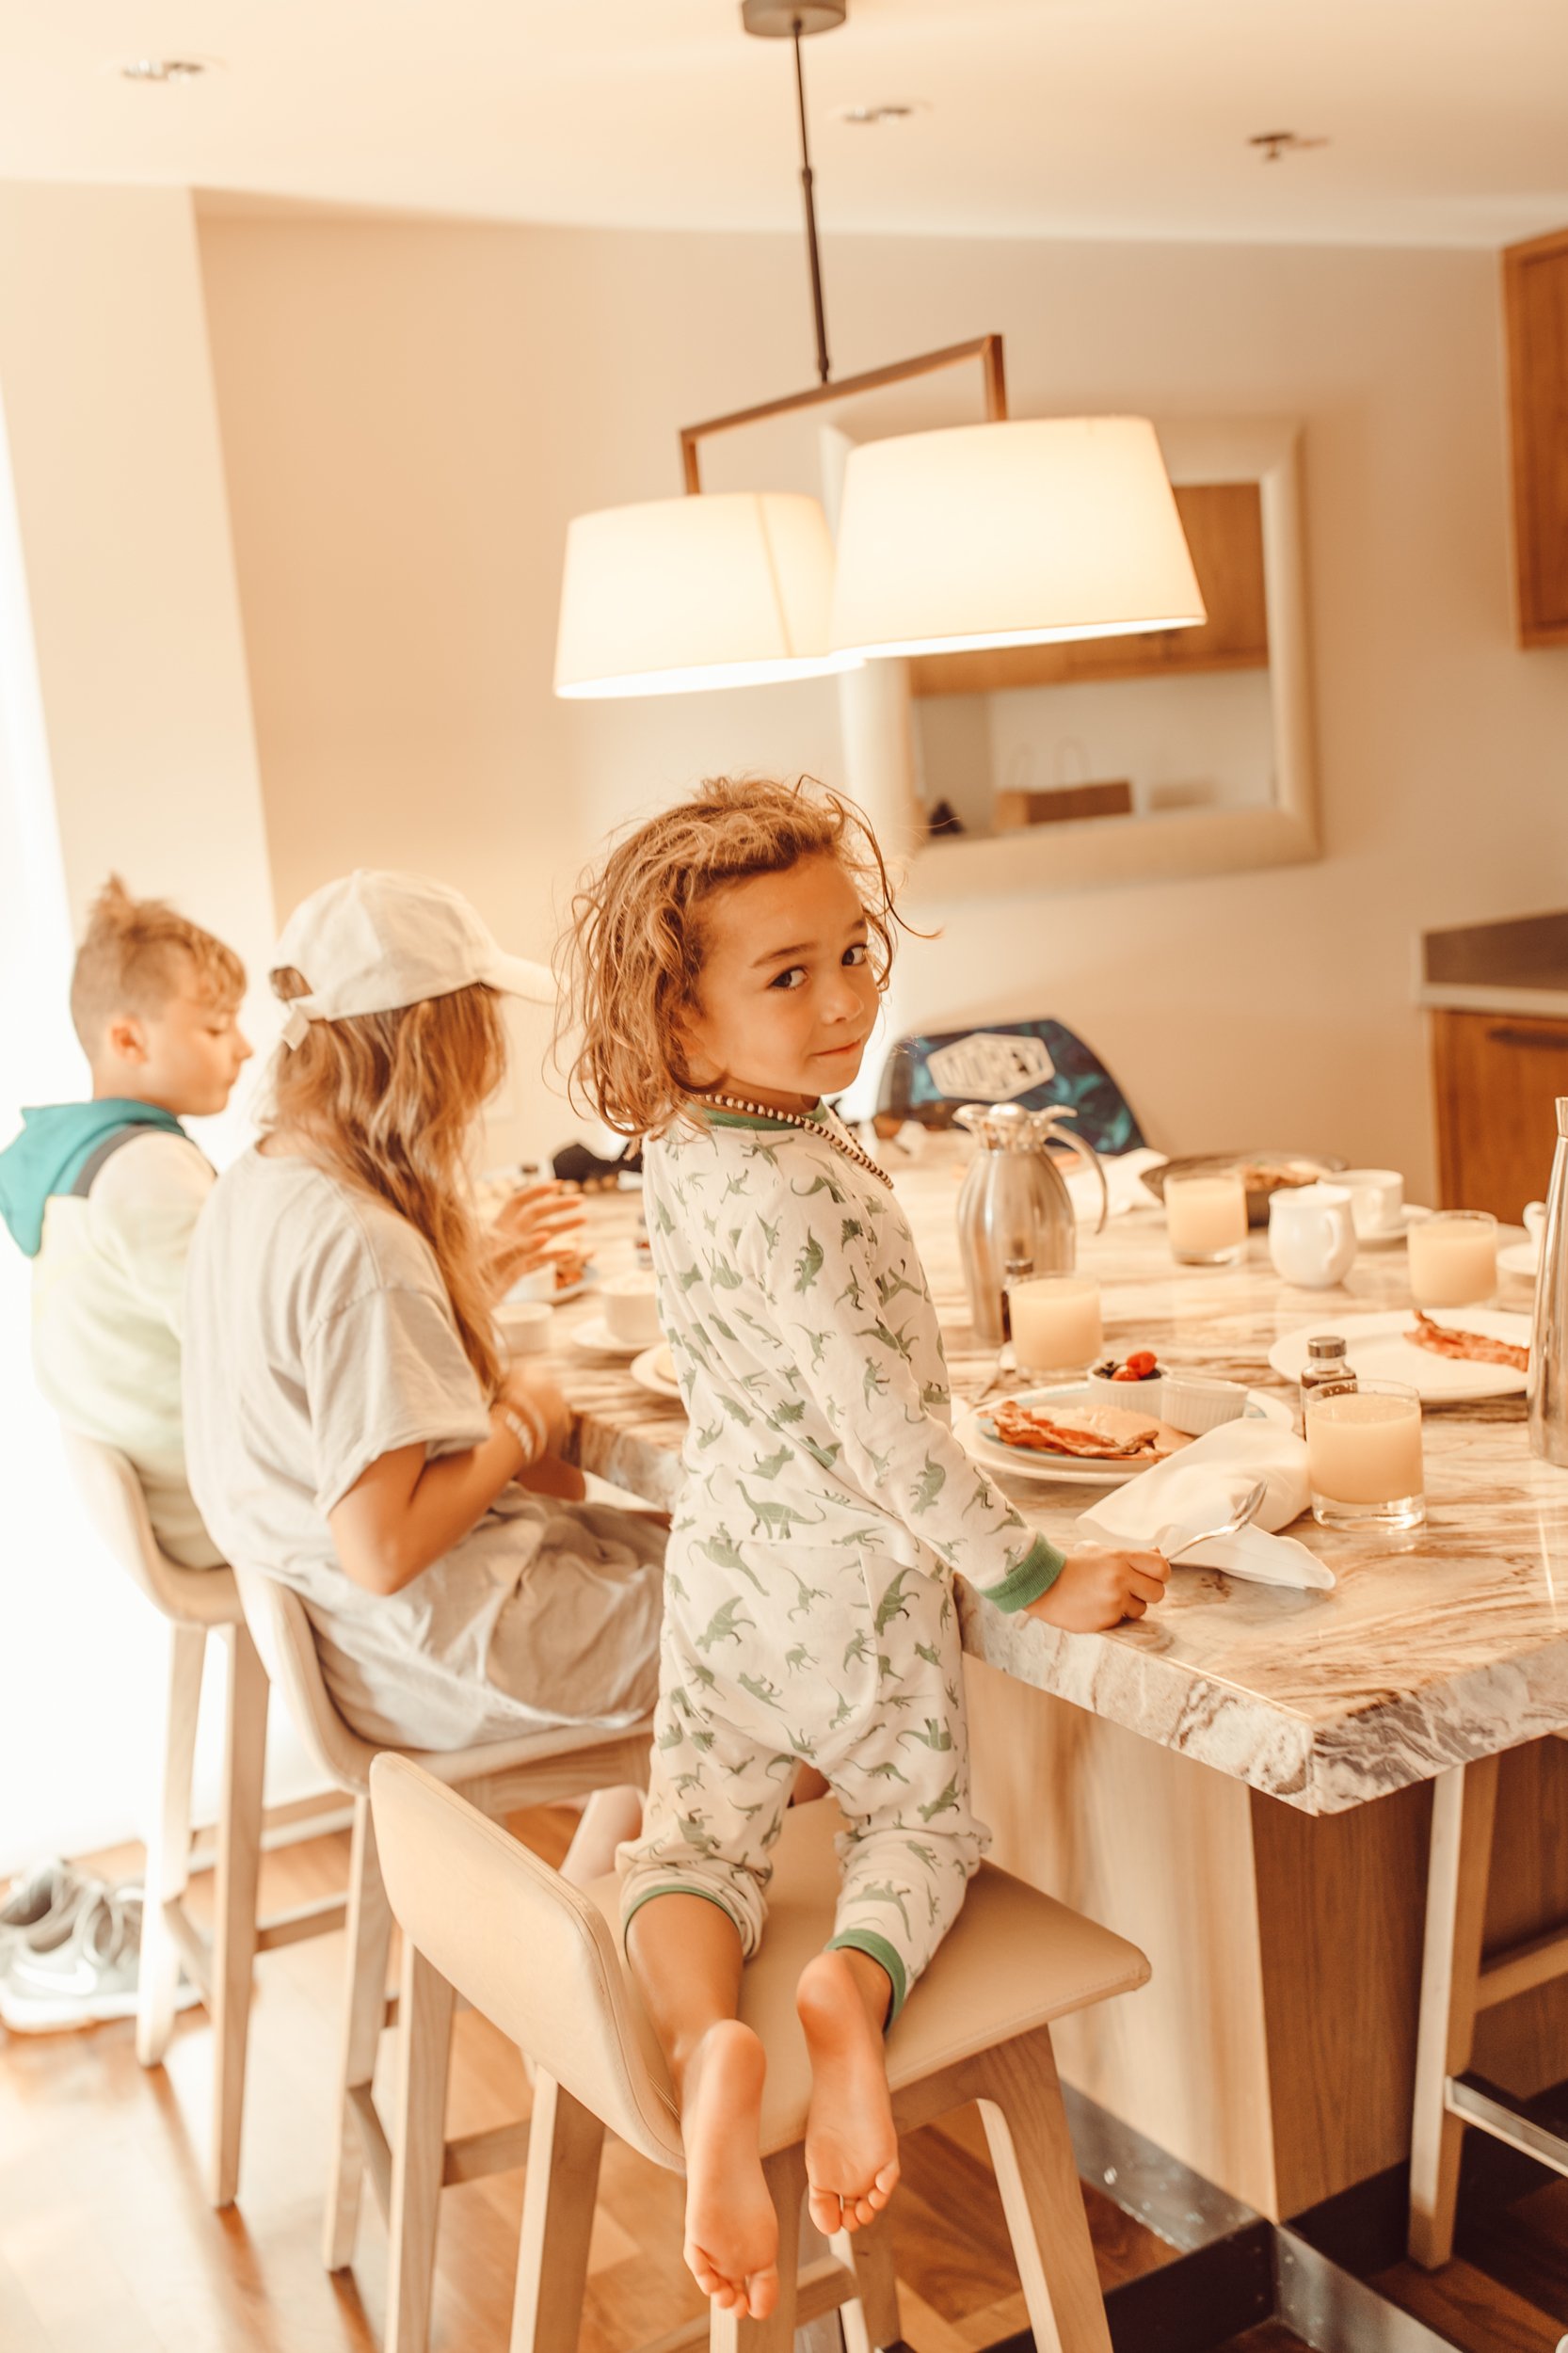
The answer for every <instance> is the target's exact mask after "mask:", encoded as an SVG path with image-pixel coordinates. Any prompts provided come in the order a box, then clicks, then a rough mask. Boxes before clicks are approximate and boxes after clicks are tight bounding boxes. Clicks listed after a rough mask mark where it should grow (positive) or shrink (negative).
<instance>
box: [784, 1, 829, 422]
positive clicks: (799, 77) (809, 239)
mask: <svg viewBox="0 0 1568 2353" xmlns="http://www.w3.org/2000/svg"><path fill="white" fill-rule="evenodd" d="M790 31H791V36H792V40H793V41H794V51H795V103H796V104H797V106H798V108H799V111H800V185H801V193H802V195H803V196H804V197H805V199H806V250H807V253H808V257H809V259H810V264H811V316H812V319H813V321H814V323H815V326H816V329H817V376H818V379H819V381H820V382H822V383H824V384H825V383H826V382H827V379H828V360H827V315H826V312H824V309H823V297H822V254H821V252H820V251H819V250H818V247H817V207H816V202H815V200H814V199H813V196H812V193H811V149H810V144H809V141H808V137H807V131H806V74H805V72H804V69H803V68H802V65H801V61H800V35H801V20H800V18H799V17H798V16H797V17H796V18H795V20H794V23H793V24H792V26H791V27H790Z"/></svg>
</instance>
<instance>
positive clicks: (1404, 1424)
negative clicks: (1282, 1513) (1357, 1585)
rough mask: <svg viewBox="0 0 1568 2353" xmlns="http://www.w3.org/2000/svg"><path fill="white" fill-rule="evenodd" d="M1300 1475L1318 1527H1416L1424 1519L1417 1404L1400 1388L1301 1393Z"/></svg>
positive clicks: (1378, 1385)
mask: <svg viewBox="0 0 1568 2353" xmlns="http://www.w3.org/2000/svg"><path fill="white" fill-rule="evenodd" d="M1303 1406H1304V1413H1305V1417H1306V1476H1307V1483H1308V1485H1309V1486H1310V1488H1311V1490H1312V1516H1313V1518H1314V1519H1315V1520H1317V1521H1318V1523H1319V1525H1320V1527H1323V1528H1342V1529H1373V1530H1376V1529H1401V1528H1419V1527H1420V1526H1421V1524H1422V1522H1423V1521H1424V1520H1425V1518H1426V1516H1427V1497H1426V1475H1425V1472H1424V1470H1423V1468H1422V1463H1421V1399H1420V1393H1419V1391H1418V1390H1416V1389H1413V1388H1411V1387H1410V1386H1409V1385H1407V1384H1406V1383H1405V1382H1403V1381H1358V1382H1357V1384H1356V1385H1355V1387H1354V1388H1353V1389H1336V1390H1334V1391H1332V1392H1331V1393H1330V1394H1329V1395H1328V1396H1326V1397H1322V1396H1319V1395H1318V1394H1317V1393H1316V1392H1314V1391H1313V1390H1310V1389H1309V1390H1308V1391H1307V1392H1306V1395H1305V1398H1304V1401H1303Z"/></svg>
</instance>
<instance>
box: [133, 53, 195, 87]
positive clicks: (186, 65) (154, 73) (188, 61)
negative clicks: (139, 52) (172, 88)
mask: <svg viewBox="0 0 1568 2353" xmlns="http://www.w3.org/2000/svg"><path fill="white" fill-rule="evenodd" d="M206 71H207V61H206V59H205V58H204V57H133V58H132V59H131V60H130V62H129V63H128V64H126V65H122V66H121V67H120V72H121V73H122V74H123V75H124V77H125V79H126V81H127V82H194V81H195V80H196V78H197V76H198V75H199V74H201V73H205V72H206Z"/></svg>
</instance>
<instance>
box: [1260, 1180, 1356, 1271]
mask: <svg viewBox="0 0 1568 2353" xmlns="http://www.w3.org/2000/svg"><path fill="white" fill-rule="evenodd" d="M1351 1209H1352V1201H1351V1195H1350V1194H1349V1193H1347V1192H1346V1191H1345V1189H1344V1187H1343V1186H1342V1185H1297V1186H1291V1187H1289V1188H1283V1187H1282V1188H1281V1190H1280V1191H1279V1192H1278V1193H1273V1194H1272V1195H1271V1196H1270V1201H1269V1256H1270V1257H1271V1258H1272V1260H1273V1265H1274V1272H1275V1273H1276V1274H1279V1275H1282V1276H1283V1277H1284V1279H1285V1281H1286V1282H1288V1283H1294V1284H1295V1286H1296V1287H1297V1289H1299V1290H1307V1291H1325V1290H1331V1289H1333V1287H1334V1286H1335V1284H1336V1283H1342V1282H1343V1281H1344V1279H1345V1277H1346V1275H1347V1274H1348V1273H1350V1271H1351V1268H1352V1265H1353V1263H1354V1260H1355V1223H1354V1220H1353V1218H1352V1214H1351Z"/></svg>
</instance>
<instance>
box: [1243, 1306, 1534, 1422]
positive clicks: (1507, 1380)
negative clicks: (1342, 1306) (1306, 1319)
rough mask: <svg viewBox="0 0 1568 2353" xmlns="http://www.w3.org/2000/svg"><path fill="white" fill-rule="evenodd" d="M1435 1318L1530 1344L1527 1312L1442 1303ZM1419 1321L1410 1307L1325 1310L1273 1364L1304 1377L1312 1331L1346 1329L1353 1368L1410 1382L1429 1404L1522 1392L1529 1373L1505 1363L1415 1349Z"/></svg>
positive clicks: (1283, 1343)
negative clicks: (1374, 1311) (1453, 1358)
mask: <svg viewBox="0 0 1568 2353" xmlns="http://www.w3.org/2000/svg"><path fill="white" fill-rule="evenodd" d="M1415 1321H1416V1319H1415V1317H1414V1315H1413V1314H1412V1312H1411V1310H1410V1309H1409V1308H1408V1307H1394V1308H1390V1309H1389V1310H1388V1311H1387V1312H1386V1313H1385V1314H1383V1315H1375V1316H1346V1315H1337V1314H1334V1313H1332V1312H1331V1313H1326V1314H1323V1315H1320V1316H1319V1317H1317V1318H1316V1320H1315V1321H1313V1322H1311V1323H1303V1324H1300V1325H1298V1327H1297V1329H1296V1330H1295V1331H1294V1332H1287V1333H1286V1335H1285V1337H1284V1338H1283V1339H1278V1340H1276V1341H1275V1342H1274V1344H1273V1346H1272V1348H1271V1349H1270V1351H1269V1362H1270V1364H1271V1365H1272V1367H1273V1369H1274V1370H1275V1371H1276V1372H1277V1373H1279V1374H1280V1375H1281V1376H1282V1378H1283V1379H1285V1380H1287V1381H1299V1380H1300V1379H1301V1376H1302V1371H1303V1369H1304V1366H1305V1364H1306V1343H1307V1341H1308V1340H1309V1339H1310V1338H1311V1337H1312V1336H1313V1334H1314V1333H1315V1332H1342V1333H1343V1334H1344V1337H1345V1353H1346V1354H1347V1356H1348V1357H1349V1359H1350V1363H1351V1369H1352V1371H1353V1372H1358V1373H1364V1374H1365V1375H1366V1377H1367V1379H1368V1381H1404V1382H1408V1384H1409V1385H1410V1386H1411V1387H1412V1388H1413V1389H1416V1390H1419V1392H1420V1395H1421V1398H1422V1401H1424V1402H1425V1403H1426V1404H1428V1405H1462V1404H1464V1403H1465V1402H1467V1401H1474V1400H1475V1399H1477V1398H1481V1397H1519V1396H1521V1395H1522V1394H1523V1392H1524V1386H1525V1376H1524V1374H1523V1373H1522V1372H1512V1371H1510V1369H1509V1368H1508V1367H1507V1366H1506V1365H1465V1364H1454V1363H1451V1362H1450V1361H1449V1359H1448V1357H1447V1356H1433V1355H1432V1354H1431V1353H1430V1352H1429V1351H1428V1350H1426V1349H1424V1348H1416V1346H1415V1345H1414V1344H1413V1342H1412V1341H1411V1340H1410V1339H1409V1338H1407V1337H1406V1335H1407V1334H1408V1333H1409V1332H1411V1331H1412V1330H1413V1329H1414V1326H1415ZM1432 1321H1433V1323H1446V1324H1448V1326H1450V1328H1451V1329H1452V1330H1454V1331H1457V1332H1480V1333H1481V1334H1483V1335H1484V1337H1486V1338H1487V1339H1489V1340H1511V1341H1512V1344H1513V1345H1514V1347H1515V1348H1528V1346H1529V1337H1530V1320H1529V1318H1528V1316H1517V1315H1507V1314H1505V1313H1504V1312H1503V1311H1502V1309H1500V1308H1497V1307H1439V1308H1437V1309H1435V1310H1434V1311H1433V1313H1432Z"/></svg>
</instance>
